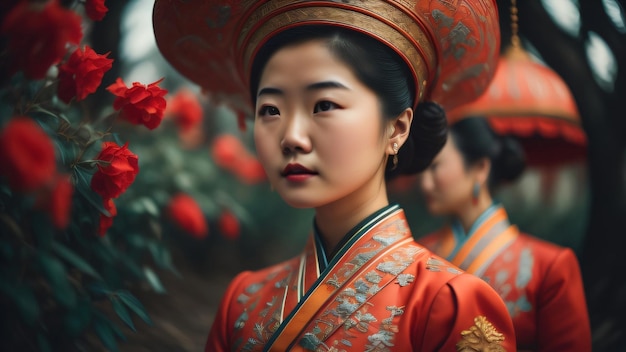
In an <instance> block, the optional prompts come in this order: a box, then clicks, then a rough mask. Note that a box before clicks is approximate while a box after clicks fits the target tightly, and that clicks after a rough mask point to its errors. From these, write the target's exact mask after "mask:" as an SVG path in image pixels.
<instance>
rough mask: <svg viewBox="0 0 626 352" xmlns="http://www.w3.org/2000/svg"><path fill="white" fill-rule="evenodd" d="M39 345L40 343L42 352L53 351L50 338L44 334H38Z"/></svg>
mask: <svg viewBox="0 0 626 352" xmlns="http://www.w3.org/2000/svg"><path fill="white" fill-rule="evenodd" d="M37 345H39V351H41V352H52V348H50V343H49V342H48V339H47V338H46V337H45V336H44V335H42V334H37Z"/></svg>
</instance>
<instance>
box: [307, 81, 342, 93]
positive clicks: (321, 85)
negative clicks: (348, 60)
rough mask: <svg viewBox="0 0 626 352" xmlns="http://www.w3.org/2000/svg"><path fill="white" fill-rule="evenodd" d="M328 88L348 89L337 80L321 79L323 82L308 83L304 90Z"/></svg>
mask: <svg viewBox="0 0 626 352" xmlns="http://www.w3.org/2000/svg"><path fill="white" fill-rule="evenodd" d="M328 88H339V89H350V88H348V87H346V86H344V85H343V84H341V83H339V82H337V81H323V82H317V83H312V84H309V85H308V86H307V87H306V90H309V91H310V90H320V89H328Z"/></svg>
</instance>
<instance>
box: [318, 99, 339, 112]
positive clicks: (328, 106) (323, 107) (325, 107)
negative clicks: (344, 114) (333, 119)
mask: <svg viewBox="0 0 626 352" xmlns="http://www.w3.org/2000/svg"><path fill="white" fill-rule="evenodd" d="M335 108H337V104H335V103H333V102H330V101H327V100H325V101H320V102H319V103H317V104H315V107H314V108H313V112H314V113H318V112H323V111H330V110H333V109H335Z"/></svg>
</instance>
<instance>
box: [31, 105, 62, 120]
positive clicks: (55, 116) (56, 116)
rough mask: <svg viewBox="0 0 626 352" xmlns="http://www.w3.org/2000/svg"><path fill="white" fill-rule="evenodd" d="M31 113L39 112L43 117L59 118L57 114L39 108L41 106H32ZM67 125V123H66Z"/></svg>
mask: <svg viewBox="0 0 626 352" xmlns="http://www.w3.org/2000/svg"><path fill="white" fill-rule="evenodd" d="M32 111H33V112H40V113H42V114H44V115H48V116H52V117H54V118H58V117H59V114H57V113H55V112H52V111H50V110H47V109H44V108H42V107H41V105H34V106H33V108H32ZM68 123H69V121H68Z"/></svg>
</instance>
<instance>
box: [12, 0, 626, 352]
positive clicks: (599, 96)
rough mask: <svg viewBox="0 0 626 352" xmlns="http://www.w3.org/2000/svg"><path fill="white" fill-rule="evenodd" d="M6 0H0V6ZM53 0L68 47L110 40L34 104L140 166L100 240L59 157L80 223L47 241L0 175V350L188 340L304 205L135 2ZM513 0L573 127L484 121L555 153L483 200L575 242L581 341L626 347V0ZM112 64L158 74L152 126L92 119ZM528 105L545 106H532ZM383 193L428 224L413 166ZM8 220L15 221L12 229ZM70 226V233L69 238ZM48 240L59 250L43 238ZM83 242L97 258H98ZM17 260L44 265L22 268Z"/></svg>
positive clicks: (193, 341) (202, 330) (294, 226)
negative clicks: (271, 179) (48, 106)
mask: <svg viewBox="0 0 626 352" xmlns="http://www.w3.org/2000/svg"><path fill="white" fill-rule="evenodd" d="M87 2H89V1H87ZM17 3H19V1H8V2H6V4H5V5H2V7H4V8H1V7H0V10H2V11H3V14H2V15H3V17H4V15H6V14H7V13H8V11H10V10H11V9H12V6H17V5H15V4H17ZM61 3H62V5H63V6H65V7H67V8H69V9H71V10H72V11H76V12H77V13H79V14H80V15H81V16H83V17H84V18H85V19H84V21H83V24H82V25H83V31H84V37H83V39H82V43H83V44H88V45H90V46H91V47H92V48H93V49H94V50H95V51H96V52H97V53H107V52H110V54H109V55H108V58H110V59H113V60H114V62H113V65H112V68H111V69H110V70H108V72H106V74H105V75H104V77H103V79H102V84H101V88H99V89H98V90H97V91H95V92H94V93H93V94H91V95H90V96H89V97H87V98H86V99H84V100H83V101H81V102H79V103H72V104H69V105H64V104H61V105H60V106H61V108H58V109H57V110H51V111H53V114H52V115H55V116H57V118H58V116H60V115H62V113H61V112H63V114H65V115H64V116H66V117H67V120H68V121H67V124H68V125H69V126H74V127H76V129H77V130H80V129H81V128H84V126H85V125H90V124H91V125H93V126H94V127H93V128H94V129H98V128H100V129H102V130H105V131H106V133H107V134H106V136H105V137H104V138H103V139H106V138H108V139H110V140H115V141H118V144H120V145H122V144H124V143H126V142H129V149H130V150H132V152H133V153H135V154H136V155H137V156H138V160H139V170H140V171H139V173H138V174H137V176H136V179H135V180H134V182H133V184H132V185H131V186H130V187H129V188H128V190H126V192H125V193H123V194H122V195H121V196H120V197H119V198H117V199H115V204H116V206H117V216H115V217H114V218H113V224H112V226H111V227H110V228H109V230H108V232H107V233H106V235H105V236H103V237H100V236H97V235H96V232H97V231H96V230H95V229H94V226H97V218H98V216H99V214H100V213H102V209H100V208H101V206H100V207H95V208H94V209H92V210H89V211H87V210H86V209H87V208H89V207H90V206H91V205H89V204H93V203H89V202H88V200H89V199H94V198H93V197H91V198H90V196H87V195H85V194H86V192H83V191H81V189H80V184H78V183H77V178H76V175H77V172H75V171H74V170H71V168H70V167H67V169H68V172H70V173H72V175H73V178H72V180H73V181H74V182H75V187H76V191H75V192H74V198H73V199H74V203H73V204H74V205H73V207H72V212H71V224H74V223H75V222H77V221H78V220H77V219H78V218H79V216H80V218H81V219H83V217H84V218H85V219H86V220H85V222H86V223H88V224H92V223H94V224H96V225H94V226H91V225H90V226H91V227H87V228H88V229H89V230H85V227H77V228H74V227H72V226H73V225H70V226H69V227H68V229H69V230H64V231H60V230H56V231H54V233H50V234H48V235H47V236H50V237H51V238H52V239H49V240H47V241H48V242H50V241H52V243H53V245H52V247H51V248H53V250H51V252H50V253H52V254H49V252H47V250H46V251H44V250H43V249H41V246H42V245H41V243H42V242H43V241H42V240H41V238H42V237H41V236H42V235H41V234H40V231H43V230H40V229H38V228H36V227H35V226H30V225H26V224H29V223H30V224H32V223H33V221H37V219H39V218H38V217H37V216H38V215H37V214H35V213H30V212H28V213H27V214H26V213H25V214H26V215H20V216H18V215H15V214H14V213H12V212H11V211H10V209H17V208H15V207H17V205H16V204H18V203H19V206H21V207H24V209H26V208H27V207H28V206H30V207H32V204H33V203H32V199H31V200H30V202H31V203H28V202H29V199H30V198H28V197H27V196H24V195H21V194H17V193H15V192H13V191H12V190H11V189H10V188H9V187H8V186H6V185H4V186H2V195H1V198H0V202H1V203H0V204H1V208H0V212H1V214H0V215H2V216H1V217H0V220H1V224H0V226H1V227H0V229H1V231H2V235H1V236H0V247H1V248H0V258H1V263H2V264H1V265H2V267H3V268H2V272H1V273H0V274H1V275H0V280H2V283H1V284H0V294H1V295H0V297H1V301H0V305H1V306H2V309H3V312H6V314H5V313H3V318H2V320H3V321H2V326H1V329H2V335H3V341H5V344H6V345H5V346H6V347H7V348H9V349H8V350H64V351H71V350H84V351H99V350H119V351H199V350H202V349H203V346H204V342H205V339H206V335H207V332H208V330H209V328H210V326H211V323H212V320H213V316H214V314H215V311H216V309H217V306H218V304H219V300H220V298H221V295H222V294H223V292H224V290H225V288H226V285H227V284H228V282H229V281H230V280H231V279H232V278H233V277H234V275H236V274H237V273H238V272H241V271H243V270H254V269H257V268H261V267H264V266H267V265H270V264H274V263H277V262H279V261H282V260H284V259H287V258H290V257H292V256H294V255H296V254H298V253H299V251H300V250H301V249H302V247H303V245H304V242H305V240H306V238H307V236H308V235H309V233H310V230H311V225H312V221H313V213H312V211H310V210H295V209H292V208H290V207H288V206H287V205H285V204H284V203H283V201H282V200H281V199H280V197H279V196H278V195H277V194H276V193H274V192H272V191H271V189H270V187H269V184H268V183H267V182H266V180H265V176H264V174H263V171H262V169H261V168H260V165H259V164H258V161H257V160H256V158H255V152H254V145H253V143H252V131H251V128H252V124H251V121H250V119H248V120H246V121H245V123H246V125H247V128H246V130H245V131H242V130H241V129H240V128H239V127H240V126H239V125H240V123H238V113H237V112H235V111H233V110H231V109H230V108H229V107H227V106H225V105H221V104H219V103H215V102H214V101H213V100H212V99H211V98H210V96H207V95H206V94H203V93H202V92H200V89H199V87H197V86H196V85H194V84H192V83H191V82H190V81H188V80H186V79H185V78H183V77H182V76H180V75H179V74H178V73H177V72H176V71H175V70H174V69H173V68H172V67H171V66H170V65H169V64H168V63H167V62H165V60H164V59H163V57H162V56H161V54H160V53H159V51H158V49H157V48H156V45H155V41H154V34H153V32H152V7H153V5H154V1H153V0H127V1H121V0H120V1H117V0H116V1H106V3H105V4H106V7H107V8H108V12H107V13H106V16H104V18H103V19H102V20H98V21H93V20H89V19H87V18H86V17H87V16H86V15H85V12H84V10H83V8H82V7H81V6H82V2H79V1H61ZM498 4H499V10H500V22H501V28H502V49H503V50H505V49H506V48H507V47H509V45H510V38H511V37H512V33H511V11H510V6H511V3H510V1H508V0H504V1H503V0H498ZM517 6H518V10H519V36H520V39H521V45H522V46H523V48H524V49H525V50H526V51H527V53H528V54H529V55H530V58H531V59H532V61H533V62H534V63H537V64H540V65H543V66H545V67H547V68H549V70H550V71H551V72H552V73H553V74H555V75H556V76H558V77H560V79H561V80H562V82H564V83H565V85H566V86H567V88H569V91H570V94H571V97H572V98H573V100H574V101H575V105H576V107H577V111H576V116H573V117H572V118H571V119H570V120H568V121H567V125H568V126H569V127H567V128H569V129H570V130H571V129H578V130H579V131H581V132H582V136H583V137H584V138H583V139H580V138H578V139H571V138H570V139H568V137H567V132H563V131H565V130H567V128H564V129H563V128H561V127H559V126H561V125H559V124H556V125H555V126H556V127H554V128H553V129H548V130H549V131H548V130H546V129H541V128H537V129H536V130H535V129H532V131H530V132H529V131H526V132H527V133H526V134H525V135H522V134H523V133H519V131H517V130H516V128H515V126H514V127H510V128H508V129H507V127H506V126H505V127H504V128H502V129H501V130H502V131H503V132H502V133H512V134H520V135H521V136H520V138H522V139H524V143H525V144H526V145H527V146H528V148H529V149H528V150H529V151H532V152H533V153H535V154H533V157H534V158H539V159H542V156H545V155H544V154H543V153H549V152H550V150H549V148H550V145H551V144H550V143H546V140H562V143H561V142H558V143H560V144H559V147H558V148H559V149H554V150H556V151H557V152H556V157H554V156H551V157H550V158H547V157H546V158H543V159H542V160H544V161H545V160H547V161H545V162H538V163H535V164H532V165H530V166H529V167H528V168H527V170H526V171H525V173H524V175H523V177H521V178H520V179H519V180H518V181H517V182H515V183H513V184H509V185H506V186H504V187H502V188H500V189H499V190H498V191H497V193H496V197H497V199H498V200H500V201H501V202H502V203H503V204H504V205H505V207H506V209H507V211H508V213H509V215H510V217H511V220H512V222H513V223H516V224H517V225H518V226H519V227H520V228H521V229H522V230H523V231H524V232H527V233H530V234H533V235H535V236H537V237H540V238H543V239H546V240H548V241H551V242H554V243H557V244H559V245H563V246H568V247H571V248H573V249H574V250H575V251H576V253H577V255H578V258H579V261H580V264H581V269H582V272H583V279H584V283H585V289H586V294H587V300H588V306H589V313H590V317H591V322H592V329H593V342H594V351H618V350H626V330H625V324H624V321H625V318H626V300H625V299H624V297H626V276H625V275H624V273H625V272H626V260H624V258H623V252H624V248H626V246H625V245H626V229H625V228H624V225H623V221H624V218H625V217H626V108H625V107H624V105H623V102H624V98H626V25H625V21H626V20H625V18H626V17H625V11H626V2H625V1H624V0H525V1H521V2H520V3H519V4H517ZM3 40H4V39H3ZM0 44H2V46H3V53H4V54H3V56H0V60H4V59H6V56H7V55H6V53H7V52H8V49H7V46H6V40H4V41H3V42H2V43H0ZM118 77H121V78H122V79H123V81H124V82H126V84H127V85H130V84H131V82H141V83H142V84H147V83H150V82H155V81H157V80H159V79H161V78H164V80H163V81H162V82H161V83H160V87H161V88H164V89H167V90H168V93H167V95H166V96H165V99H166V100H167V104H168V105H167V108H166V109H165V117H164V119H163V121H162V123H161V124H160V126H159V127H157V128H156V129H154V130H149V129H146V128H140V127H138V126H134V125H131V124H128V123H123V122H119V123H118V122H112V123H110V124H104V125H103V124H99V125H98V124H97V122H98V123H100V122H99V121H100V120H99V119H98V118H97V117H98V116H110V115H111V114H114V113H115V111H114V110H115V109H114V108H113V106H112V104H113V101H114V99H115V96H114V95H113V94H111V93H110V92H109V91H107V90H106V89H104V88H105V87H108V86H109V85H111V84H113V83H114V82H115V80H116V79H117V78H118ZM19 79H23V78H22V77H20V76H19V74H18V75H3V76H2V80H3V82H2V90H3V94H2V101H0V104H2V106H1V107H0V115H1V116H2V117H1V118H0V122H1V123H2V124H3V125H5V124H6V123H7V121H9V120H10V118H11V117H12V116H14V115H16V109H15V106H16V105H15V104H16V103H15V102H16V101H17V100H18V99H16V98H15V97H16V95H15V87H16V84H17V86H19V84H18V83H19V82H18V80H19ZM46 79H48V78H46ZM16 82H17V83H16ZM28 87H29V88H28V89H24V90H20V91H19V92H21V93H20V94H27V93H24V92H29V91H30V90H37V89H43V88H44V87H46V85H45V84H40V85H36V84H34V83H32V82H31V83H28ZM29 89H30V90H29ZM538 91H539V93H537V94H542V93H541V92H543V91H542V90H541V89H538ZM535 93H536V92H535ZM28 94H30V93H28ZM28 96H29V97H32V96H34V97H37V95H36V94H31V95H28ZM33 99H34V98H33ZM52 102H53V103H54V104H56V106H59V105H58V104H57V103H58V102H55V101H54V99H52ZM37 116H42V112H41V111H38V112H37V114H36V116H35V117H36V118H38V117H37ZM542 118H545V120H546V121H549V120H550V119H554V120H559V119H560V120H563V117H558V116H557V117H555V116H550V114H546V116H543V117H542ZM43 119H44V118H43V117H41V118H40V120H39V121H42V120H43ZM107 119H110V118H109V117H107ZM560 120H559V121H560ZM106 121H109V120H106ZM107 123H108V122H107ZM40 124H42V125H44V126H46V125H47V126H53V127H51V128H50V129H49V130H47V131H48V134H50V135H52V136H53V137H54V136H55V133H56V135H59V133H58V131H59V130H60V129H59V127H58V125H57V124H51V123H47V122H45V123H41V122H40ZM505 125H506V123H505ZM91 131H92V133H93V129H92V130H91ZM55 138H56V137H55ZM55 146H56V152H57V158H58V156H59V155H60V154H62V153H64V152H68V148H69V147H68V146H67V145H64V144H56V145H55ZM539 146H541V148H540V147H539ZM555 148H557V147H555ZM91 153H92V154H94V153H95V152H91ZM87 154H88V153H87ZM546 155H547V154H546ZM92 156H93V155H92ZM80 158H82V154H81V155H80V156H77V160H78V159H80ZM61 163H62V162H61ZM94 170H95V169H93V168H92V171H91V172H92V173H93V172H94ZM84 187H87V186H84ZM87 188H88V187H87ZM389 189H390V196H391V198H392V200H393V201H395V202H398V203H399V204H400V205H401V206H402V207H403V208H404V209H405V210H406V213H407V216H408V218H409V222H410V225H411V228H412V230H413V233H414V235H415V236H416V237H421V236H423V235H425V234H428V233H429V232H431V231H433V230H436V229H438V228H439V227H440V226H441V225H442V224H443V223H444V222H445V220H446V219H440V218H433V217H431V216H429V215H428V214H427V213H426V210H425V208H424V205H423V201H422V199H421V195H420V192H419V191H418V189H417V185H416V182H415V179H414V178H412V177H406V178H400V179H397V180H395V181H393V182H392V183H390V185H389ZM180 194H185V195H188V196H190V197H191V198H192V199H193V201H195V203H194V202H191V203H193V204H195V205H189V204H188V203H184V202H183V203H182V204H183V205H180V204H181V203H176V204H179V205H175V203H174V202H173V200H174V199H175V196H177V195H180ZM78 198H80V199H82V203H81V200H77V199H78ZM18 201H19V202H18ZM97 202H100V200H99V199H98V200H97ZM81 204H83V205H81ZM85 204H87V205H85ZM196 205H197V206H198V207H199V209H200V210H201V215H200V218H201V219H200V220H198V219H197V218H196V219H194V220H189V219H182V220H181V218H180V217H177V215H176V214H177V208H176V207H177V206H178V207H181V209H183V210H184V211H183V212H185V211H189V212H193V209H196V208H194V206H196ZM186 207H190V208H189V209H192V210H188V208H186ZM11 219H13V220H11ZM16 219H18V220H19V221H18V220H16ZM189 221H191V222H194V221H196V223H197V222H198V221H200V222H206V224H207V225H206V226H208V228H207V230H206V231H194V227H193V226H192V227H185V225H184V223H186V222H187V223H188V222H189ZM181 224H182V225H181ZM19 229H21V230H19ZM90 231H91V233H90ZM14 233H15V234H17V233H19V234H24V235H23V236H22V235H20V236H22V237H20V238H21V240H15V238H14V237H15V236H13V234H14ZM30 233H32V236H31V235H30ZM77 237H82V238H87V237H88V240H84V241H83V242H81V241H77V240H76V238H77ZM56 243H58V244H59V246H64V247H62V248H66V249H71V253H72V254H70V255H68V254H67V253H68V251H63V250H58V248H59V246H55V245H54V244H56ZM25 248H27V250H26V249H25ZM55 248H56V249H55ZM99 252H106V253H110V255H109V256H99V255H98V253H99ZM42 253H44V254H45V255H46V256H51V257H52V258H53V261H54V260H56V259H54V258H57V257H58V258H59V260H58V261H54V263H59V264H58V266H59V267H60V269H59V270H57V271H56V272H52V273H51V271H50V270H46V269H45V263H46V261H45V260H43V259H41V258H42V256H43V255H44V254H42ZM76 257H78V259H76ZM46 258H47V257H46ZM35 259H36V260H39V261H40V262H42V263H44V265H40V266H37V267H32V268H31V263H32V262H33V260H35ZM55 265H57V264H55ZM91 270H93V271H95V272H96V274H98V275H97V277H96V275H91V274H90V272H91ZM77 272H81V273H78V274H77ZM9 273H10V274H9ZM90 275H91V276H92V277H91V278H85V277H88V276H90ZM11 280H17V281H15V282H18V283H19V284H15V282H14V281H11ZM66 280H67V281H69V282H70V284H69V286H68V284H67V283H66ZM16 287H19V288H20V290H21V291H17V289H15V288H16ZM59 290H65V291H63V292H68V291H71V294H72V295H75V296H76V297H77V298H76V301H75V302H74V301H72V302H69V303H68V302H65V303H63V299H61V298H60V296H59V292H60V291H59ZM24 292H26V294H23V293H24ZM74 292H75V293H74ZM127 293H128V295H127ZM24 297H31V298H28V299H27V298H24ZM120 302H121V303H120ZM32 305H36V306H37V307H38V309H37V311H36V312H35V313H33V312H32V309H30V310H29V308H28V307H32ZM120 307H121V308H120ZM84 312H88V313H84ZM53 327H54V328H53ZM0 344H2V343H0Z"/></svg>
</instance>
